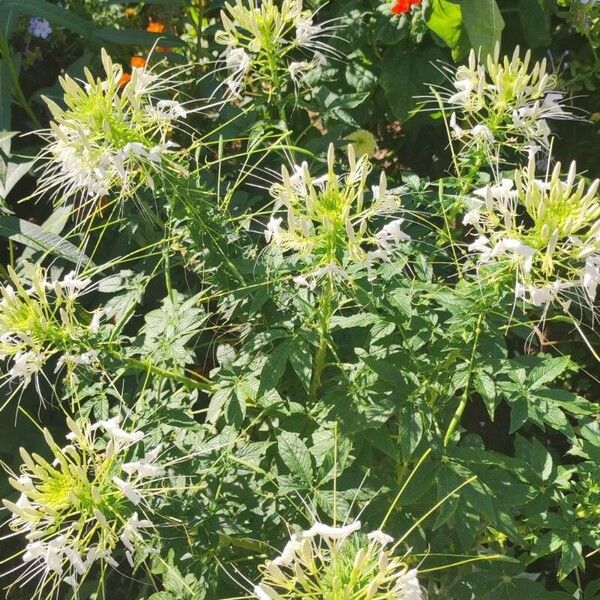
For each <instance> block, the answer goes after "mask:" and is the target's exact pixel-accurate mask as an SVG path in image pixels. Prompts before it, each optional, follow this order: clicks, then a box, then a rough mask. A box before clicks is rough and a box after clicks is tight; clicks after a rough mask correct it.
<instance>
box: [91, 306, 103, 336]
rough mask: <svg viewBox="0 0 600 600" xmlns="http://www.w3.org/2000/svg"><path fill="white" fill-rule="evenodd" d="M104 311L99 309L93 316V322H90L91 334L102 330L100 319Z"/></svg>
mask: <svg viewBox="0 0 600 600" xmlns="http://www.w3.org/2000/svg"><path fill="white" fill-rule="evenodd" d="M102 313H103V310H102V309H101V308H97V309H96V310H95V311H94V313H93V314H92V320H91V321H90V333H98V331H99V329H100V317H102Z"/></svg>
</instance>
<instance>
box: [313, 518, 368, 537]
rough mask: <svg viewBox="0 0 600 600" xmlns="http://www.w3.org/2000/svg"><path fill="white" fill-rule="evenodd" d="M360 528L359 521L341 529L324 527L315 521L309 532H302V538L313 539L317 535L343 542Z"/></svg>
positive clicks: (329, 526)
mask: <svg viewBox="0 0 600 600" xmlns="http://www.w3.org/2000/svg"><path fill="white" fill-rule="evenodd" d="M360 527H361V524H360V521H354V523H350V524H349V525H344V526H342V527H332V526H331V525H325V524H323V523H319V522H318V521H317V522H316V523H315V524H314V525H313V526H312V527H311V528H310V529H309V530H307V531H305V532H304V534H303V536H304V537H314V536H315V535H318V536H321V537H327V538H329V539H330V540H344V539H346V538H347V537H348V536H350V535H352V534H353V533H355V532H356V531H358V530H359V529H360Z"/></svg>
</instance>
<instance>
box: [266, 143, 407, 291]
mask: <svg viewBox="0 0 600 600" xmlns="http://www.w3.org/2000/svg"><path fill="white" fill-rule="evenodd" d="M327 167H328V170H327V173H326V174H325V175H321V176H319V177H316V178H313V177H311V174H310V172H309V168H308V165H307V163H306V162H304V163H303V164H302V165H301V166H297V165H296V166H294V171H293V173H292V174H290V172H289V171H288V169H287V168H286V167H285V166H283V167H282V169H281V178H282V183H277V184H275V185H273V187H272V188H271V196H272V197H273V199H274V201H275V206H274V213H275V214H277V213H278V212H279V211H280V210H287V212H286V213H284V214H285V219H286V226H285V227H283V226H282V222H283V219H284V217H276V216H272V217H271V218H270V220H269V222H268V224H267V227H266V229H265V232H264V235H265V240H266V241H267V243H268V244H269V247H270V248H271V249H272V251H273V252H279V253H281V254H286V253H291V254H293V255H295V256H296V257H297V259H296V260H297V261H298V263H299V264H298V266H301V268H302V272H303V274H302V275H299V276H298V277H297V278H296V279H295V282H296V283H300V284H303V285H306V286H309V287H310V286H311V285H312V283H314V282H315V281H316V280H318V279H319V277H321V276H323V275H327V274H329V275H331V276H333V277H334V278H337V279H344V278H347V277H348V274H347V273H346V269H348V268H350V269H353V268H354V269H356V268H357V267H364V268H367V269H371V266H372V265H373V263H375V262H376V261H380V260H385V259H386V258H388V255H391V254H393V252H394V251H395V250H396V249H397V246H398V244H399V243H400V242H405V241H408V240H409V239H410V237H409V236H408V235H407V234H406V233H404V232H403V231H402V230H401V226H402V223H403V221H404V219H403V218H401V217H399V216H398V214H399V213H400V210H401V209H400V198H399V196H397V195H396V194H394V193H392V192H390V191H388V189H387V181H386V178H385V174H384V173H381V176H380V178H379V185H374V186H372V188H371V190H369V191H368V192H367V176H368V174H369V172H370V170H371V165H370V164H369V161H368V159H367V157H366V156H364V155H363V156H362V157H358V158H357V156H356V153H355V151H354V147H353V146H352V145H349V146H348V172H347V173H345V174H344V175H338V174H337V173H336V172H335V150H334V147H333V146H329V150H328V153H327ZM366 193H369V196H370V197H367V195H366ZM393 217H396V218H393ZM377 218H380V219H381V218H387V223H386V224H385V225H383V226H382V227H381V228H380V229H379V230H378V231H376V232H373V231H369V225H370V224H371V222H373V221H375V220H376V219H377ZM369 247H370V249H369ZM311 282H312V283H311Z"/></svg>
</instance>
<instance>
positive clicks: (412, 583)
mask: <svg viewBox="0 0 600 600" xmlns="http://www.w3.org/2000/svg"><path fill="white" fill-rule="evenodd" d="M360 528H361V524H360V522H358V521H356V522H354V523H350V524H348V525H345V526H342V527H331V526H329V525H324V524H322V523H315V524H314V525H313V526H312V527H311V528H310V529H309V530H307V531H304V532H302V533H299V534H295V535H293V536H292V538H291V539H290V541H289V542H288V543H287V544H286V546H285V548H284V549H283V552H282V553H281V555H280V556H278V557H277V558H275V559H274V560H271V561H267V563H265V565H264V566H263V567H262V568H261V574H262V579H261V581H260V583H259V584H258V585H257V586H256V587H255V588H254V596H255V597H256V598H258V599H259V600H276V599H281V600H300V599H304V598H338V597H340V598H341V597H347V598H353V599H354V600H371V599H373V600H375V599H377V600H422V599H423V591H422V589H421V586H420V584H419V580H418V578H417V570H416V569H410V568H409V566H408V565H407V563H406V561H405V559H406V557H402V558H400V557H397V556H394V555H393V552H392V550H391V549H390V547H391V546H390V544H391V542H393V539H392V538H391V537H390V536H388V535H386V534H385V533H383V532H381V531H374V532H372V533H370V534H368V535H364V534H362V533H361V532H360Z"/></svg>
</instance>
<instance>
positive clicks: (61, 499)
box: [3, 418, 164, 597]
mask: <svg viewBox="0 0 600 600" xmlns="http://www.w3.org/2000/svg"><path fill="white" fill-rule="evenodd" d="M67 425H68V427H69V430H70V431H69V433H68V435H67V442H68V443H67V445H65V446H64V447H61V446H60V445H59V444H57V443H56V441H55V440H54V439H53V438H52V436H51V435H50V433H49V432H48V431H47V430H44V437H45V439H46V443H47V444H48V447H49V449H50V451H51V453H52V456H53V458H52V459H51V460H46V459H45V458H43V457H42V456H40V455H38V454H29V453H28V452H27V451H26V450H24V449H22V448H21V457H22V459H23V465H22V466H21V468H20V474H19V475H15V476H14V477H11V478H9V482H10V484H11V486H12V487H13V488H14V489H15V490H16V491H17V492H19V493H20V496H19V498H18V500H17V501H16V502H11V501H9V500H4V501H3V503H4V506H5V507H6V508H7V509H8V511H9V512H10V513H11V517H10V520H9V526H10V528H11V529H12V530H13V531H15V532H17V533H20V534H23V535H24V536H25V539H26V540H27V545H26V547H25V550H24V552H23V555H22V559H23V567H22V572H21V573H20V575H19V577H18V579H17V580H16V583H20V582H23V581H26V580H28V579H29V578H30V577H32V576H36V577H38V578H39V584H38V593H39V595H40V597H41V596H42V594H43V593H44V591H46V592H47V591H48V587H50V588H51V590H54V591H56V590H57V589H58V586H59V584H60V582H65V583H68V584H70V585H72V586H73V587H75V588H77V587H78V586H79V585H80V583H81V581H82V580H83V578H84V577H85V576H86V574H87V573H88V572H89V570H90V568H91V567H92V565H94V564H95V563H99V562H102V563H105V564H108V565H110V566H113V567H117V566H118V559H117V555H116V551H117V550H118V549H122V550H124V553H125V556H126V558H127V560H128V561H129V562H130V563H131V564H133V558H134V554H135V552H136V551H137V550H138V549H139V548H140V547H141V546H143V545H144V544H145V542H144V539H145V538H146V537H147V534H148V532H151V530H152V529H153V524H152V522H151V521H150V520H149V519H148V516H147V514H146V513H148V511H149V504H148V500H149V499H150V498H152V494H155V493H156V492H153V491H150V488H151V486H152V484H154V487H156V478H157V477H160V476H161V475H163V474H164V469H162V468H161V467H160V466H159V465H158V464H156V460H157V458H158V453H159V452H160V448H154V449H153V450H150V451H146V454H145V456H144V458H143V459H142V461H141V462H140V461H138V462H128V461H129V460H130V459H131V458H132V457H133V456H134V455H135V454H139V446H140V445H141V441H142V439H143V437H144V434H143V433H142V432H141V431H126V430H123V429H122V428H121V426H120V424H119V420H118V418H113V419H110V420H108V421H100V422H99V423H96V424H90V423H89V422H88V421H83V420H80V421H74V420H72V419H69V418H68V419H67ZM100 431H103V432H104V433H103V435H102V436H100V435H99V432H100ZM101 437H102V438H104V440H102V441H101V439H100V438H101ZM138 464H143V465H144V470H141V469H140V468H137V467H136V468H134V467H133V465H138ZM150 467H151V469H150ZM142 514H144V516H141V515H142Z"/></svg>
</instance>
